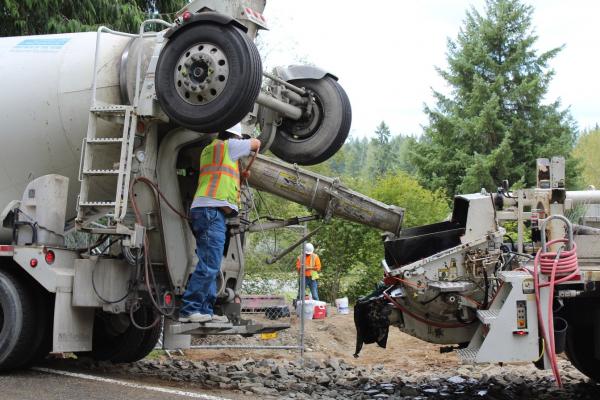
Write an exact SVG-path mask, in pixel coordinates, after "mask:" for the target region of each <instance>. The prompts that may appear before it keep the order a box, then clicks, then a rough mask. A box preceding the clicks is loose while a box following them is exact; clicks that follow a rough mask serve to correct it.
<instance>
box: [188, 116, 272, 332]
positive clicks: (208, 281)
mask: <svg viewBox="0 0 600 400" xmlns="http://www.w3.org/2000/svg"><path fill="white" fill-rule="evenodd" d="M259 148H260V141H259V140H258V139H242V133H241V126H240V124H237V125H236V126H234V127H232V128H230V129H228V130H227V131H225V132H221V133H219V135H218V136H217V138H215V139H214V140H213V141H212V142H211V143H210V144H209V145H208V146H206V147H205V148H204V149H203V150H202V154H201V156H200V173H199V179H198V189H197V190H196V194H195V196H194V201H193V203H192V206H191V218H190V219H191V223H192V230H193V231H194V235H195V236H196V255H197V256H198V264H197V265H196V269H195V270H194V272H193V273H192V275H191V277H190V280H189V281H188V285H187V290H186V291H185V293H184V294H183V306H182V308H181V310H180V312H179V321H180V322H208V321H214V322H227V320H228V319H227V317H226V316H222V315H214V313H213V306H214V304H215V301H216V299H217V275H218V274H219V270H220V268H221V260H222V258H223V250H224V247H225V235H226V232H227V229H226V223H225V218H227V217H228V216H233V215H237V213H238V207H239V198H240V170H239V165H238V160H239V159H240V158H241V157H246V156H248V155H250V152H251V151H258V150H259Z"/></svg>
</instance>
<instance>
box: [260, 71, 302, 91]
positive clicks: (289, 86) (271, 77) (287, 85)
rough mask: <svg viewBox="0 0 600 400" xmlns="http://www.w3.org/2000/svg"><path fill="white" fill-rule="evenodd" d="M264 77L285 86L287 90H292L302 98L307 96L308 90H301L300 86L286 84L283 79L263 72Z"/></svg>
mask: <svg viewBox="0 0 600 400" xmlns="http://www.w3.org/2000/svg"><path fill="white" fill-rule="evenodd" d="M263 76H266V77H267V78H269V79H270V80H272V81H274V82H277V83H279V84H281V85H283V86H285V87H286V88H288V89H290V90H291V91H292V92H295V93H298V94H299V95H300V96H304V95H306V90H304V89H302V88H299V87H298V86H295V85H292V84H291V83H289V82H286V81H284V80H283V79H281V78H279V77H277V76H275V75H273V74H270V73H268V72H263Z"/></svg>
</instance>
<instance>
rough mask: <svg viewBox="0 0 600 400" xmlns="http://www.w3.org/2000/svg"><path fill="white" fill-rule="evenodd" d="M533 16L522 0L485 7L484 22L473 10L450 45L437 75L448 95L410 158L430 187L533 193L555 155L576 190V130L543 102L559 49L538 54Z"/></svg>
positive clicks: (555, 106) (495, 0) (493, 0)
mask: <svg viewBox="0 0 600 400" xmlns="http://www.w3.org/2000/svg"><path fill="white" fill-rule="evenodd" d="M532 11H533V9H532V7H530V6H528V5H525V4H522V3H521V1H519V0H487V1H486V10H485V15H480V14H479V12H477V11H476V10H475V9H474V8H472V9H471V10H470V11H469V12H467V16H466V19H465V22H464V26H463V27H462V29H461V30H460V32H459V34H458V37H457V39H456V40H455V41H452V40H449V42H448V53H447V61H448V69H447V70H441V69H438V72H439V73H440V75H441V76H442V77H443V78H444V79H445V80H446V82H447V83H448V85H449V86H450V87H451V93H450V94H449V95H448V96H446V95H444V94H442V93H440V92H437V91H434V96H435V98H436V101H437V104H436V106H435V107H426V108H425V112H426V113H427V115H428V117H429V125H428V126H427V127H426V129H425V132H424V135H423V136H422V138H420V140H419V141H418V142H415V143H414V144H413V145H412V146H411V152H410V159H411V161H412V162H413V163H414V164H415V166H416V168H417V171H418V175H419V178H420V180H421V182H422V183H423V184H425V185H426V186H427V187H430V188H445V189H446V190H448V191H449V193H450V194H455V193H458V192H462V193H469V192H476V191H479V190H480V188H482V187H485V188H487V189H488V190H493V189H495V188H496V187H497V185H498V183H499V182H500V181H501V180H502V179H509V180H510V181H511V182H520V183H521V184H524V185H525V186H532V185H534V184H535V181H536V179H535V160H536V158H539V157H551V156H553V155H563V156H565V157H567V164H568V165H567V173H568V175H569V177H568V179H567V183H571V185H573V184H576V183H577V182H576V180H575V179H573V178H574V177H575V176H576V174H577V168H575V164H574V163H573V162H572V160H570V159H569V155H570V152H571V149H572V146H573V142H574V139H575V136H576V134H575V126H574V123H573V121H572V118H571V116H570V114H569V112H568V111H566V110H561V109H560V104H559V102H558V101H555V102H552V103H549V104H547V103H546V102H545V99H544V96H545V95H546V93H547V91H548V85H549V83H550V81H551V79H552V76H553V71H552V70H551V69H549V68H548V63H549V61H550V60H551V59H552V58H553V57H555V56H556V54H557V53H558V52H559V51H560V50H561V48H554V49H551V50H549V51H546V52H543V53H541V54H538V53H537V50H536V47H535V44H536V40H537V37H536V36H535V35H534V33H533V32H532V28H531V15H532Z"/></svg>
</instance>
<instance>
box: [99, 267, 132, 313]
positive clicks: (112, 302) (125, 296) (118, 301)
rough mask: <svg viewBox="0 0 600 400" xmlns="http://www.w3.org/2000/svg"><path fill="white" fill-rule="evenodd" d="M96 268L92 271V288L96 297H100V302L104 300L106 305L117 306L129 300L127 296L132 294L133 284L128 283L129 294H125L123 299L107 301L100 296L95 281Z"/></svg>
mask: <svg viewBox="0 0 600 400" xmlns="http://www.w3.org/2000/svg"><path fill="white" fill-rule="evenodd" d="M96 266H97V264H96ZM96 266H94V269H93V270H92V288H94V293H96V296H98V298H99V299H100V300H102V301H103V302H105V303H106V304H116V303H120V302H122V301H123V300H125V299H126V298H127V296H129V294H130V293H131V286H132V285H131V282H129V283H128V288H127V293H125V295H124V296H123V297H121V298H120V299H118V300H106V299H105V298H104V297H102V296H101V295H100V293H99V292H98V289H97V288H96V281H95V279H94V276H95V272H96V268H95V267H96Z"/></svg>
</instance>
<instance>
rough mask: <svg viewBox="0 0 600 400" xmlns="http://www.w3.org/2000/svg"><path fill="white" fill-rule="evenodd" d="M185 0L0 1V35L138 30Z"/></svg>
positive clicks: (174, 8) (164, 15)
mask: <svg viewBox="0 0 600 400" xmlns="http://www.w3.org/2000/svg"><path fill="white" fill-rule="evenodd" d="M185 4H187V1H186V0H135V1H127V0H93V1H92V0H37V1H33V0H29V1H22V0H0V36H20V35H40V34H46V33H64V32H81V31H94V30H96V29H97V28H98V26H100V25H106V26H108V27H110V28H112V29H115V30H119V31H125V32H138V31H139V28H140V24H141V23H142V21H143V20H144V19H147V18H148V17H149V16H153V17H154V16H155V15H156V14H158V12H159V11H160V12H161V13H164V14H159V16H160V17H162V18H164V19H171V18H170V17H171V16H170V15H166V14H168V13H174V12H176V11H178V10H179V9H181V8H182V7H183V6H185Z"/></svg>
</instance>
